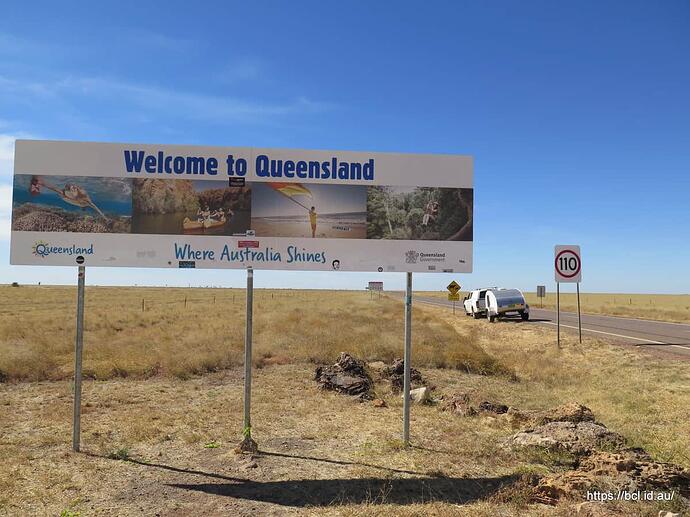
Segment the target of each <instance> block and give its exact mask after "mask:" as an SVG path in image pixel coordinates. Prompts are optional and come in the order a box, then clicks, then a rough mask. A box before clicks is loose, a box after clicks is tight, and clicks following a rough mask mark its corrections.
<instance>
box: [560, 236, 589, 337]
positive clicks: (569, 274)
mask: <svg viewBox="0 0 690 517" xmlns="http://www.w3.org/2000/svg"><path fill="white" fill-rule="evenodd" d="M554 257H555V258H554V274H555V277H556V312H557V317H556V325H557V327H558V347H559V348H560V346H561V304H560V284H561V282H565V283H576V284H577V328H578V331H579V334H580V343H582V318H581V315H580V281H581V280H582V258H581V255H580V246H577V245H574V244H573V245H558V246H556V247H555V248H554Z"/></svg>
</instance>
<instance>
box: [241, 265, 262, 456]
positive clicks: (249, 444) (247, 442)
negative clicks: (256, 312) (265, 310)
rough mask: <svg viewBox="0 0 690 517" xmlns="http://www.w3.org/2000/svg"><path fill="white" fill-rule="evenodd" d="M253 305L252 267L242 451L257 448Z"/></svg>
mask: <svg viewBox="0 0 690 517" xmlns="http://www.w3.org/2000/svg"><path fill="white" fill-rule="evenodd" d="M253 307H254V269H252V267H251V266H250V267H248V268H247V316H246V328H245V333H244V422H243V428H242V441H241V442H240V445H239V449H240V451H243V452H256V451H257V450H258V449H259V446H258V445H257V443H256V442H255V441H254V440H253V439H252V420H251V403H252V319H253Z"/></svg>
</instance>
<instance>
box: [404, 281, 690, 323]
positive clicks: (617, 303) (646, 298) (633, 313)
mask: <svg viewBox="0 0 690 517" xmlns="http://www.w3.org/2000/svg"><path fill="white" fill-rule="evenodd" d="M566 289H567V290H570V288H569V287H563V286H562V287H561V290H566ZM572 289H575V288H574V287H573V288H572ZM416 294H419V295H422V296H432V297H434V298H443V299H447V297H448V293H447V292H439V291H425V292H419V293H416ZM466 294H467V293H466V292H463V293H461V296H460V298H461V299H462V298H464V297H465V295H466ZM524 295H525V298H526V299H527V303H529V304H530V306H532V307H534V308H537V309H538V308H540V307H541V306H542V305H543V308H544V309H555V308H556V293H555V292H554V293H546V296H545V297H544V298H543V299H542V298H537V293H527V292H525V293H524ZM457 307H458V309H459V310H462V303H460V302H459V303H458V304H457ZM580 308H581V310H582V312H583V313H588V314H605V315H607V316H622V317H629V318H641V319H649V320H658V321H672V322H677V323H690V294H625V293H623V294H621V293H580ZM561 310H562V311H568V312H576V311H577V295H576V294H575V293H572V292H566V293H564V292H561Z"/></svg>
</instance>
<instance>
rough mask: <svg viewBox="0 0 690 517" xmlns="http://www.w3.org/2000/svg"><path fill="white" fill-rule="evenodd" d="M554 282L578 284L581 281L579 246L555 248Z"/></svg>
mask: <svg viewBox="0 0 690 517" xmlns="http://www.w3.org/2000/svg"><path fill="white" fill-rule="evenodd" d="M554 271H555V274H556V282H580V281H581V280H582V259H581V256H580V246H575V245H560V246H556V248H555V253H554Z"/></svg>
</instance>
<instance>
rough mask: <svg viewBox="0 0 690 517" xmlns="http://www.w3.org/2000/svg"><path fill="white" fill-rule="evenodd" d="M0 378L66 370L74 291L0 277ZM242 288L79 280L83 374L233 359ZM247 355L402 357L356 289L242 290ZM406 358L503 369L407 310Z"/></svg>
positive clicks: (375, 309)
mask: <svg viewBox="0 0 690 517" xmlns="http://www.w3.org/2000/svg"><path fill="white" fill-rule="evenodd" d="M0 299H3V300H7V301H8V303H4V304H2V306H1V307H0V380H4V381H5V382H12V381H40V380H60V379H67V378H70V377H71V376H72V374H73V373H72V372H73V371H74V370H73V368H74V365H73V361H74V359H73V356H74V336H75V328H74V327H75V318H76V309H75V305H76V296H75V289H74V288H68V287H35V286H32V287H20V288H12V287H7V286H4V287H0ZM244 304H245V298H244V291H242V290H239V289H238V290H232V289H182V288H178V289H175V288H169V289H155V288H110V287H87V288H86V306H85V318H84V320H85V333H84V362H83V364H84V369H83V371H84V376H85V377H87V378H93V379H98V380H105V379H112V378H114V377H132V378H137V379H141V378H149V377H154V376H159V375H162V376H172V377H177V378H182V379H184V378H188V377H190V376H193V375H198V374H203V373H206V372H213V371H218V370H222V369H225V368H231V367H233V366H239V365H241V364H242V363H243V361H244V352H243V350H244V316H245V305H244ZM253 326H254V340H253V342H254V365H255V366H257V367H262V366H264V365H269V364H276V363H278V364H287V363H302V362H309V363H315V364H324V363H330V362H333V361H334V360H335V358H336V357H337V355H338V353H340V352H342V351H348V352H350V353H352V354H354V355H356V356H357V357H361V358H363V359H365V360H367V361H375V360H380V361H386V362H390V361H392V360H393V359H395V358H397V357H401V356H402V345H401V337H402V335H403V331H404V328H403V312H402V308H401V305H400V303H399V301H396V300H392V299H389V298H386V297H381V298H379V297H374V298H371V297H370V296H369V294H368V293H366V292H363V291H362V292H354V291H350V292H340V293H337V294H334V293H333V292H328V291H297V290H275V291H269V290H261V289H257V290H255V293H254V325H253ZM413 329H414V330H413V336H412V337H413V343H414V350H415V362H416V364H419V365H420V366H426V367H438V368H452V369H461V370H463V371H466V372H472V373H479V374H486V375H492V374H501V375H507V376H510V375H511V374H512V372H511V371H510V370H509V369H507V368H505V367H504V366H503V365H501V364H500V363H499V362H498V361H496V360H495V359H494V358H492V357H491V356H489V355H488V354H486V352H484V351H483V350H482V348H481V347H480V346H479V345H478V340H477V336H476V332H475V331H461V330H458V329H455V328H453V326H452V325H450V324H449V323H447V322H443V321H439V320H438V318H435V317H434V316H433V315H431V314H427V313H425V312H416V313H415V315H414V325H413Z"/></svg>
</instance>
